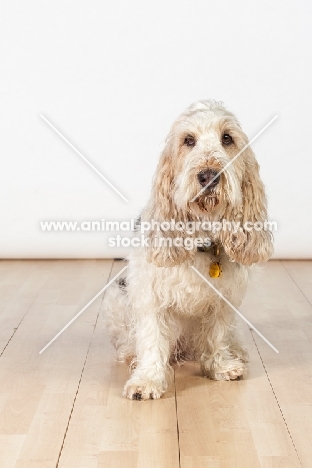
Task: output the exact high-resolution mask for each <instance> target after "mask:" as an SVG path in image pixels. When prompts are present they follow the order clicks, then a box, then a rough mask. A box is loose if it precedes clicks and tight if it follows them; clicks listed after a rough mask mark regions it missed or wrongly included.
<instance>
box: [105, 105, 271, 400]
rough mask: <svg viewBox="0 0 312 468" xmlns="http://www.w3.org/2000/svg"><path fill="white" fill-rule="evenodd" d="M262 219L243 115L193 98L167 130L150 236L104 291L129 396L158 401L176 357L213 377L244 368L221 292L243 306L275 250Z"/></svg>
mask: <svg viewBox="0 0 312 468" xmlns="http://www.w3.org/2000/svg"><path fill="white" fill-rule="evenodd" d="M266 220H267V201H266V195H265V189H264V185H263V183H262V181H261V178H260V175H259V165H258V163H257V161H256V158H255V155H254V153H253V151H252V149H251V147H250V146H249V143H248V138H247V136H246V135H245V134H244V133H243V131H242V128H241V126H240V124H239V122H238V120H237V118H236V117H235V115H234V114H233V113H231V112H229V111H228V110H227V109H226V108H225V107H224V105H223V103H221V102H216V101H213V100H205V101H198V102H195V103H194V104H192V105H191V106H190V107H189V108H188V109H187V110H186V111H185V112H183V113H182V114H181V115H180V116H179V117H178V118H177V120H176V121H175V122H174V124H173V126H172V128H171V130H170V132H169V135H168V137H167V139H166V142H165V147H164V150H163V152H162V154H161V156H160V160H159V163H158V167H157V169H156V174H155V176H154V181H153V186H152V191H151V196H150V199H149V201H148V203H147V205H146V206H145V208H144V209H143V210H142V212H141V218H140V221H139V223H138V224H139V225H138V229H140V225H141V226H144V228H146V227H147V226H148V229H147V230H146V231H145V234H146V241H148V243H147V242H145V243H144V244H142V245H140V246H139V247H136V248H133V249H132V252H131V254H130V256H129V266H128V274H127V278H122V279H121V280H119V281H116V283H115V284H114V285H113V286H111V288H110V289H109V290H108V292H107V298H106V310H107V323H108V328H109V331H110V335H111V339H112V342H113V344H114V345H115V347H116V350H117V356H118V359H119V360H121V361H127V360H128V361H129V362H130V369H131V375H130V378H129V380H128V381H127V382H126V384H125V387H124V391H123V396H125V397H127V398H130V399H134V400H146V399H157V398H160V397H161V396H162V395H163V394H164V392H165V391H166V390H167V388H168V385H169V384H170V382H171V381H172V377H173V369H172V364H173V363H174V362H176V361H180V360H182V361H183V360H188V359H190V360H198V361H199V362H200V366H201V371H202V374H203V375H204V376H205V377H208V378H210V379H213V380H227V381H231V380H237V379H240V378H241V377H243V376H244V375H245V374H246V363H247V362H248V353H247V351H246V350H245V349H244V348H243V346H242V344H241V340H240V338H239V337H238V333H237V330H236V326H235V317H236V316H235V312H234V311H233V310H232V308H231V307H230V306H229V304H228V302H226V301H224V300H223V297H224V298H226V299H227V301H229V302H230V303H231V304H232V305H233V306H234V307H235V308H237V307H238V306H239V305H240V304H241V302H242V300H243V297H244V294H245V291H246V287H247V283H248V280H249V278H250V274H251V271H252V269H253V265H254V264H256V263H258V262H265V261H267V260H268V259H269V258H270V256H271V255H272V252H273V243H272V233H271V231H270V230H269V229H268V230H266V229H264V228H263V226H264V225H265V222H266ZM170 223H173V224H174V226H175V227H176V229H168V225H169V227H170ZM227 223H228V224H227ZM220 224H225V225H227V226H228V228H227V229H219V227H220ZM204 225H205V226H204ZM208 225H209V226H213V227H212V228H211V229H210V230H209V236H208V237H207V229H205V227H207V226H208ZM153 226H154V228H153ZM155 226H156V228H155ZM190 226H192V227H193V226H195V228H193V229H190ZM216 226H218V229H217V228H216ZM251 226H255V228H253V229H252V228H251ZM256 226H257V228H256ZM261 226H262V228H261ZM177 239H178V241H177ZM198 239H199V240H201V239H203V242H201V241H198ZM207 239H209V241H208V242H207ZM190 241H194V242H193V244H192V243H190ZM199 273H200V274H201V275H203V276H204V277H205V278H207V281H209V282H210V284H212V285H213V286H214V287H215V288H216V289H217V290H218V291H219V293H220V294H217V292H216V291H215V290H214V289H213V288H211V287H209V284H206V282H205V281H203V279H202V278H201V277H200V276H199Z"/></svg>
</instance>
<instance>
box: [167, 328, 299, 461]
mask: <svg viewBox="0 0 312 468" xmlns="http://www.w3.org/2000/svg"><path fill="white" fill-rule="evenodd" d="M243 328H244V337H245V345H246V346H247V348H248V350H249V354H250V361H251V362H250V364H249V374H248V377H247V378H246V379H244V380H242V381H238V382H213V381H210V380H207V379H204V378H203V377H202V376H201V375H200V373H199V366H198V364H192V363H189V364H186V365H184V366H183V367H181V368H178V369H177V371H176V382H177V405H178V422H179V433H180V451H181V467H182V468H193V467H194V468H197V467H198V466H207V467H210V466H211V467H215V466H217V467H220V468H227V467H231V468H236V467H237V468H244V467H246V468H251V467H252V468H257V467H262V464H263V457H266V458H267V460H271V461H272V463H273V462H274V460H276V457H279V458H280V459H282V460H287V463H288V464H289V466H292V467H300V464H299V461H298V459H297V458H296V453H295V451H294V448H293V445H292V442H291V439H290V437H289V434H288V432H287V429H286V426H285V423H284V421H283V418H282V416H281V414H280V411H279V408H278V405H277V403H276V400H275V397H274V394H273V392H272V389H271V386H270V384H269V382H268V380H267V377H266V374H265V371H264V369H263V366H262V363H261V360H260V358H259V355H258V352H257V349H256V347H255V345H254V343H253V340H252V337H251V335H250V332H249V330H248V329H247V327H246V326H244V327H243ZM273 466H275V465H273ZM285 466H286V465H285Z"/></svg>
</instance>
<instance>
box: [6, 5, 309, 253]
mask: <svg viewBox="0 0 312 468" xmlns="http://www.w3.org/2000/svg"><path fill="white" fill-rule="evenodd" d="M311 14H312V4H311V2H309V1H308V0H304V1H301V2H295V1H290V0H287V1H285V0H284V1H282V0H277V1H274V2H269V1H263V0H261V1H252V2H251V1H249V0H238V1H235V2H231V1H224V0H221V1H214V2H212V1H207V0H188V1H187V0H171V1H168V0H166V1H165V0H158V1H157V2H156V1H154V2H147V1H144V0H132V1H128V0H119V1H116V2H108V1H94V0H93V1H90V0H88V1H81V0H78V1H77V0H76V1H60V0H57V1H55V0H54V1H53V2H52V1H51V2H49V1H42V0H41V1H40V0H29V1H27V2H23V1H21V0H20V1H12V2H2V5H1V25H0V40H1V49H0V63H1V74H0V81H1V86H0V92H1V100H0V129H1V137H0V141H1V163H2V164H1V182H0V191H1V207H2V208H1V220H0V223H1V231H0V232H1V251H0V256H1V257H6V258H19V257H21V258H40V257H44V258H53V257H67V258H70V257H80V258H84V257H111V256H122V255H123V253H122V252H120V251H119V250H118V251H117V250H115V251H113V250H112V249H109V248H108V247H107V239H106V238H105V235H103V233H87V234H86V233H82V232H80V233H53V234H52V233H50V234H47V233H43V232H41V230H40V226H39V221H40V220H48V219H49V220H51V219H53V220H67V219H72V220H74V219H75V220H78V221H81V220H91V219H92V220H96V219H102V218H105V219H107V220H108V219H110V220H111V219H123V218H125V219H128V218H131V217H133V216H135V215H136V214H137V213H138V212H139V210H140V208H141V207H142V206H143V205H144V203H145V201H146V199H147V197H148V194H149V190H150V182H151V178H152V174H153V172H154V169H155V166H156V162H157V158H158V155H159V152H160V148H161V145H162V142H163V140H164V138H165V136H166V133H167V132H168V129H169V126H170V125H171V123H172V121H173V119H175V117H176V116H177V115H178V114H179V113H180V112H181V111H182V110H184V108H185V107H186V106H188V105H189V104H190V103H191V102H193V101H195V100H197V99H204V98H215V99H217V100H223V101H224V102H225V104H226V105H227V107H228V108H230V109H231V110H232V111H234V112H235V113H236V114H237V115H238V117H239V119H240V121H241V122H242V125H243V128H244V129H245V131H246V133H247V134H248V135H249V137H250V138H251V137H253V136H254V135H255V134H256V133H257V132H258V131H259V130H260V129H261V128H262V127H263V126H264V125H265V124H266V123H267V122H268V121H269V120H270V119H271V118H272V117H273V116H274V115H275V114H278V115H279V118H278V119H277V121H275V122H274V124H273V125H272V126H271V127H270V128H269V129H268V130H267V131H266V132H265V133H264V134H263V135H262V136H261V137H260V138H259V139H258V140H257V141H256V142H255V144H254V145H253V148H254V150H255V152H256V154H257V156H258V160H259V162H260V165H261V171H262V177H263V179H264V181H265V183H266V186H267V192H268V195H269V206H270V217H271V218H272V219H275V220H277V222H278V224H279V230H278V232H277V233H276V235H275V238H276V248H275V251H276V254H275V256H276V257H279V258H282V257H283V258H307V257H309V258H311V257H312V246H311V234H310V233H311V231H312V218H311V215H310V200H311V197H312V184H311V169H312V165H311V154H310V153H311V141H312V137H311V135H312V131H311V118H310V109H311V108H312V93H311V83H312V76H311V74H312V73H311V38H312V28H311V22H310V21H311ZM40 113H43V114H44V115H45V116H46V117H47V118H48V119H50V120H51V121H52V123H54V124H55V126H56V127H58V128H59V129H60V130H61V131H62V132H63V133H64V135H65V136H66V137H67V138H68V139H69V140H70V141H71V142H72V143H73V144H74V145H75V146H77V148H78V149H79V150H80V151H81V152H82V153H83V154H84V155H85V156H86V157H87V158H89V160H90V161H91V162H92V163H93V164H94V165H95V166H96V167H97V168H98V169H99V170H100V171H101V172H102V173H103V174H105V176H107V178H108V179H109V180H111V182H112V183H114V184H115V185H116V186H117V187H118V188H119V190H120V191H122V192H123V193H124V194H125V196H126V197H127V198H129V200H130V203H125V202H123V200H122V199H121V198H119V197H118V195H116V194H115V193H114V192H113V191H112V190H111V189H110V188H109V187H108V186H107V185H106V184H105V182H103V180H102V179H101V178H100V177H99V176H98V175H96V174H95V173H94V172H93V171H92V170H91V169H90V168H89V167H88V166H86V164H85V163H84V162H83V161H82V160H80V159H79V157H78V156H77V155H76V154H75V153H74V152H73V151H72V150H71V149H70V148H69V147H68V146H67V145H66V143H65V142H64V141H62V140H61V139H60V138H59V137H58V136H57V135H56V134H55V133H54V132H53V130H51V129H50V128H49V127H48V126H47V124H46V123H45V122H44V121H43V120H42V119H40V117H39V114H40Z"/></svg>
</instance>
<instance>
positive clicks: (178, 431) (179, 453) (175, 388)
mask: <svg viewBox="0 0 312 468" xmlns="http://www.w3.org/2000/svg"><path fill="white" fill-rule="evenodd" d="M173 382H174V399H175V410H176V419H177V438H178V457H179V458H178V459H179V468H181V450H180V429H179V418H178V399H177V385H176V372H175V369H174V380H173Z"/></svg>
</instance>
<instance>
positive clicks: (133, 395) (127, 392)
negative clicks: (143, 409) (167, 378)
mask: <svg viewBox="0 0 312 468" xmlns="http://www.w3.org/2000/svg"><path fill="white" fill-rule="evenodd" d="M164 392H165V389H164V388H163V385H162V384H161V383H160V382H155V381H149V380H139V379H135V380H134V379H129V380H128V381H127V383H126V385H125V387H124V390H123V394H122V396H124V397H126V398H129V399H130V400H150V399H151V400H157V399H158V398H160V397H161V395H162V394H163V393H164Z"/></svg>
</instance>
